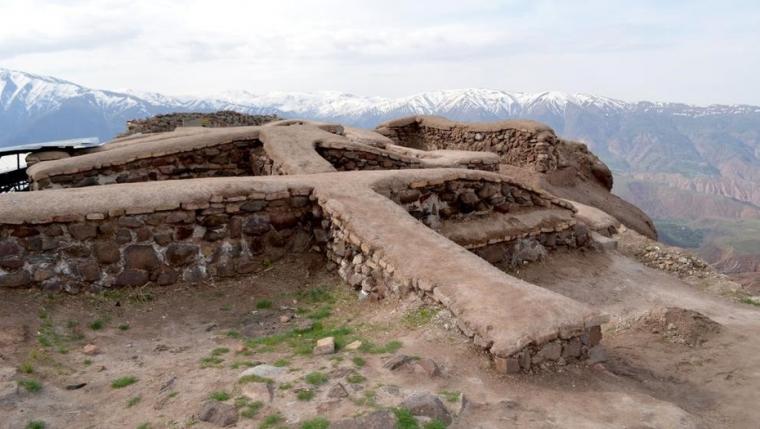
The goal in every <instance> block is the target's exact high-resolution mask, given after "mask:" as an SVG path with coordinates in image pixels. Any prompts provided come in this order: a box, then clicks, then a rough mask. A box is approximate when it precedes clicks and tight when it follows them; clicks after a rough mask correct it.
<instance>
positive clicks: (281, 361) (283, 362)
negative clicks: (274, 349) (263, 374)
mask: <svg viewBox="0 0 760 429" xmlns="http://www.w3.org/2000/svg"><path fill="white" fill-rule="evenodd" d="M288 365H290V361H289V360H287V359H277V360H276V361H275V362H274V366H276V367H279V368H282V367H286V366H288Z"/></svg>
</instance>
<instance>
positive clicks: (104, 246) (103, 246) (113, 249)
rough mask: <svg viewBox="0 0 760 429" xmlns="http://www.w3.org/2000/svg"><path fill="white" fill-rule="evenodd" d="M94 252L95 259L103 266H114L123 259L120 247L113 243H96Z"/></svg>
mask: <svg viewBox="0 0 760 429" xmlns="http://www.w3.org/2000/svg"><path fill="white" fill-rule="evenodd" d="M93 250H94V251H95V259H97V260H98V262H100V263H101V264H113V263H114V262H117V261H118V260H119V258H120V257H121V254H120V253H119V246H118V245H116V243H114V242H112V241H96V242H95V245H94V246H93Z"/></svg>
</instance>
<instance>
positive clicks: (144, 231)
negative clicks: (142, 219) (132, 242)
mask: <svg viewBox="0 0 760 429" xmlns="http://www.w3.org/2000/svg"><path fill="white" fill-rule="evenodd" d="M135 236H136V237H137V241H148V240H150V239H152V238H153V232H151V230H150V228H148V227H147V226H143V227H140V228H138V229H137V230H136V231H135Z"/></svg>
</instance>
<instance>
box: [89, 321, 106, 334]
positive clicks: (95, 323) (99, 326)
mask: <svg viewBox="0 0 760 429" xmlns="http://www.w3.org/2000/svg"><path fill="white" fill-rule="evenodd" d="M104 326H106V322H104V321H103V320H101V319H97V320H93V322H92V323H90V329H92V330H93V331H99V330H101V329H103V327H104Z"/></svg>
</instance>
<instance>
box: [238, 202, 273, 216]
mask: <svg viewBox="0 0 760 429" xmlns="http://www.w3.org/2000/svg"><path fill="white" fill-rule="evenodd" d="M266 206H267V202H266V201H265V200H253V201H246V202H244V203H243V204H242V205H241V206H240V210H243V211H244V212H249V213H253V212H258V211H261V210H264V208H266Z"/></svg>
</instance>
